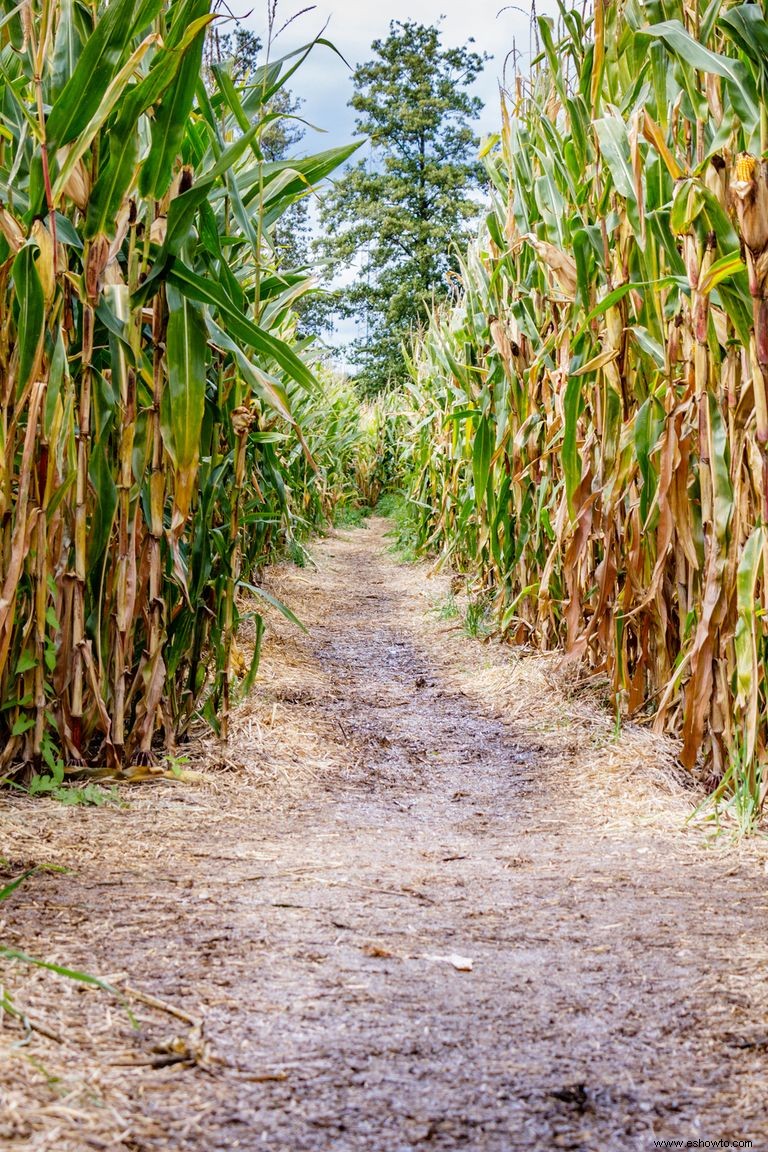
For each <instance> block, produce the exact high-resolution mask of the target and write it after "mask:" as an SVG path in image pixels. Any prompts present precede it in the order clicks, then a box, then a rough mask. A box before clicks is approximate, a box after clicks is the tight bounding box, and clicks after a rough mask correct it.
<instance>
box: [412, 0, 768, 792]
mask: <svg viewBox="0 0 768 1152" xmlns="http://www.w3.org/2000/svg"><path fill="white" fill-rule="evenodd" d="M539 32H540V37H541V44H542V53H541V57H540V59H539V61H538V63H537V67H536V68H535V70H534V73H533V75H532V77H531V78H530V80H525V81H523V80H522V79H518V80H517V82H516V85H515V87H514V90H513V91H512V92H510V93H507V96H506V99H505V102H504V107H503V120H502V131H501V133H500V135H499V137H498V139H497V140H495V141H494V142H492V144H491V145H490V146H489V147H488V149H487V154H486V156H485V163H486V165H487V170H488V173H489V176H490V179H491V182H492V185H493V206H492V209H491V211H490V212H489V214H488V216H487V219H486V222H485V225H484V227H483V229H482V232H481V235H480V238H479V240H478V242H477V243H476V244H474V245H473V246H472V247H471V250H470V251H469V252H468V253H467V255H466V259H465V261H464V265H463V269H462V276H461V285H460V295H459V298H458V300H457V302H456V303H455V305H454V306H453V307H452V308H451V309H450V310H449V311H447V312H443V313H441V314H439V315H437V316H435V317H434V319H433V322H432V324H431V328H430V330H429V333H428V335H427V336H426V338H425V340H424V342H423V344H422V346H421V348H420V350H419V353H418V356H417V362H416V364H415V369H414V380H415V383H414V385H413V389H412V412H411V419H412V427H413V432H412V438H413V443H412V469H413V476H414V480H413V492H412V495H413V499H414V501H415V506H416V509H417V512H418V531H419V538H420V541H421V543H422V545H423V546H425V547H429V548H433V549H439V550H442V552H443V553H444V554H445V555H446V556H449V557H450V558H451V560H452V561H453V563H454V564H455V565H457V566H458V567H459V568H460V569H461V570H463V571H465V572H468V573H470V574H471V576H472V579H473V581H474V587H475V590H476V591H478V592H481V593H485V594H487V595H489V596H490V597H492V599H493V603H494V605H495V612H496V619H497V622H498V626H499V628H500V629H501V630H502V631H503V633H504V634H505V635H507V636H509V637H510V638H512V639H514V640H516V641H518V642H522V643H525V644H529V645H533V646H535V647H538V648H541V649H553V648H555V647H557V646H558V645H561V644H562V645H564V646H565V648H566V651H567V653H569V654H570V656H571V657H573V658H574V659H576V658H578V659H581V660H584V661H586V662H587V663H588V665H589V666H590V667H591V669H592V670H593V671H594V672H595V674H596V675H597V674H601V673H602V674H605V675H607V677H608V678H609V682H610V690H611V695H612V698H613V699H614V700H615V702H616V706H617V708H620V709H621V712H622V713H623V714H624V715H628V716H632V717H635V718H636V719H641V720H643V721H644V722H649V723H651V722H652V723H653V725H654V726H655V728H656V729H657V730H660V731H662V730H663V731H670V732H673V733H675V734H677V735H679V737H680V738H681V742H682V750H681V758H682V761H683V763H684V764H685V765H686V766H688V767H689V768H693V767H694V766H696V765H697V764H699V765H701V764H703V763H708V764H709V771H711V772H712V773H714V774H715V778H716V779H722V778H723V776H724V775H725V776H726V777H728V778H730V777H731V776H732V775H733V772H734V771H735V770H736V769H738V771H739V772H740V773H741V776H742V778H744V779H746V780H747V781H748V784H749V786H750V787H751V788H753V789H757V791H758V792H759V791H760V765H761V763H762V762H763V760H764V757H765V749H766V742H767V741H768V724H767V723H766V709H767V705H768V699H767V697H768V684H767V683H766V674H765V659H766V640H767V638H768V637H767V634H766V623H765V620H766V610H767V609H768V567H767V564H768V532H767V526H768V455H767V451H768V403H767V402H766V392H767V383H766V382H767V381H768V22H766V19H765V15H764V12H763V9H762V7H761V5H760V4H736V5H732V4H728V3H721V2H719V0H714V2H710V3H707V4H704V3H700V2H699V0H690V2H688V3H681V2H680V0H648V2H646V3H642V2H641V0H617V2H608V0H597V2H596V4H595V7H594V12H593V13H590V14H589V15H588V16H587V15H585V14H582V13H580V12H579V11H576V10H569V9H567V8H566V7H562V10H561V17H560V20H559V22H558V26H557V27H556V26H555V24H554V23H553V22H552V21H550V20H548V19H541V20H540V21H539Z"/></svg>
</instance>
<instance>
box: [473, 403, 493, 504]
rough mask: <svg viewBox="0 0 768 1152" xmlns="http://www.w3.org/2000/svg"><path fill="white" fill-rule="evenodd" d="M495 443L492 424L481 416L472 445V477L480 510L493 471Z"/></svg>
mask: <svg viewBox="0 0 768 1152" xmlns="http://www.w3.org/2000/svg"><path fill="white" fill-rule="evenodd" d="M493 441H494V431H493V429H492V427H491V422H490V420H489V419H488V418H487V417H486V416H481V417H480V418H479V420H478V422H477V428H476V429H475V437H474V441H473V445H472V475H473V477H474V481H475V500H476V501H477V506H478V508H481V507H482V505H483V502H484V501H485V495H486V488H487V486H488V475H489V473H490V470H491V457H492V455H493Z"/></svg>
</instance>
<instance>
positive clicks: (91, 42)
mask: <svg viewBox="0 0 768 1152" xmlns="http://www.w3.org/2000/svg"><path fill="white" fill-rule="evenodd" d="M161 7H162V0H152V3H151V4H150V5H147V4H145V5H144V6H143V10H142V15H143V18H144V21H145V23H150V22H151V21H152V20H153V19H154V17H155V16H156V15H157V13H158V12H159V11H160V8H161ZM135 19H136V0H114V2H113V3H111V4H109V5H107V7H106V8H105V9H104V11H103V13H102V15H101V17H100V19H99V21H98V23H97V25H96V28H95V29H94V31H93V32H92V33H91V35H90V36H89V37H88V40H87V41H86V43H85V45H84V47H83V50H82V52H81V54H80V58H79V60H78V61H77V65H76V67H75V70H74V72H73V73H72V74H71V76H70V77H69V80H68V81H67V82H66V84H65V85H64V88H63V89H62V91H61V93H60V94H59V96H58V98H57V99H56V100H55V102H54V104H53V107H52V108H51V112H50V115H49V116H48V120H47V123H46V133H47V138H48V140H49V142H50V143H51V144H53V145H55V146H56V147H58V148H60V147H61V146H62V145H63V144H68V143H69V142H70V141H71V140H74V139H75V137H76V136H78V135H79V134H80V133H81V132H82V131H83V129H84V128H85V126H86V125H87V124H88V122H89V121H90V120H91V119H92V118H93V117H94V116H95V115H96V113H97V111H98V109H99V106H100V105H101V103H102V101H103V99H104V96H105V93H106V92H107V90H108V88H109V86H110V84H111V83H112V81H113V80H114V79H115V77H116V76H117V74H118V72H119V71H120V69H121V67H122V65H123V62H124V61H125V60H126V59H127V57H128V56H129V55H130V51H131V42H130V33H131V31H132V30H133V27H134V21H135Z"/></svg>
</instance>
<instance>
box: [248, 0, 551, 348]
mask: <svg viewBox="0 0 768 1152" xmlns="http://www.w3.org/2000/svg"><path fill="white" fill-rule="evenodd" d="M310 2H311V0H304V3H302V2H301V0H278V11H277V22H276V26H277V27H280V26H281V25H282V24H284V23H285V22H286V21H287V20H288V19H289V18H290V17H291V16H293V15H294V13H299V12H301V9H303V8H304V7H305V6H306V5H307V4H308V3H310ZM229 3H230V4H232V3H233V0H229ZM533 3H535V5H536V10H537V12H538V13H539V14H542V13H552V12H554V11H556V0H533ZM255 4H256V6H255V7H254V8H253V9H252V10H251V11H250V12H249V14H248V15H247V16H245V14H244V13H243V11H242V10H239V9H238V8H237V7H233V8H232V9H231V11H232V12H233V13H234V15H235V16H239V17H240V18H241V19H242V23H243V24H244V25H245V26H247V27H249V28H252V29H253V30H254V31H255V32H257V33H258V34H259V35H260V36H261V37H262V39H264V38H265V29H266V9H267V0H255ZM531 8H532V0H519V3H514V4H507V3H506V0H405V2H403V0H318V3H317V4H316V5H315V7H314V8H312V9H311V11H307V12H304V13H303V14H301V15H299V16H298V17H297V19H296V20H294V21H293V22H292V23H291V24H290V25H289V27H287V28H286V29H285V30H284V31H283V32H281V33H280V35H279V36H278V38H277V40H276V42H275V44H274V46H273V51H272V55H273V58H276V57H279V56H283V55H286V54H287V53H288V52H291V51H292V50H293V49H295V48H299V47H300V46H301V45H303V44H306V43H307V42H308V41H310V40H312V39H313V38H314V37H315V36H316V35H318V34H319V33H320V32H321V31H322V30H323V28H324V27H325V32H324V33H323V34H324V36H325V37H326V38H327V39H328V40H330V41H332V43H333V44H334V45H335V46H336V48H337V49H338V51H339V53H341V55H342V56H343V57H344V60H346V61H347V63H346V64H345V63H344V61H343V60H341V59H340V58H339V56H338V55H336V53H334V52H332V51H331V50H330V49H328V48H326V47H324V46H322V45H319V46H317V47H316V48H315V49H314V50H313V52H312V53H311V54H310V56H309V57H308V59H307V60H305V61H304V63H303V64H302V66H301V68H300V69H299V70H298V71H297V73H296V74H295V76H294V77H292V79H291V81H290V88H291V91H292V93H293V94H294V95H295V96H298V97H300V98H301V99H302V100H303V101H304V105H303V108H302V114H303V116H304V117H305V118H306V119H307V120H308V121H310V123H311V124H312V125H314V126H315V127H316V128H318V129H322V131H320V132H315V131H312V130H308V131H307V134H306V137H305V139H304V140H303V141H302V145H301V149H302V150H303V151H306V152H307V153H311V152H320V151H324V150H325V149H326V148H333V147H337V146H341V145H343V144H347V143H349V142H350V141H352V140H353V139H354V138H355V131H354V125H355V116H356V113H355V112H354V111H353V110H352V109H351V108H349V107H348V101H349V100H350V98H351V96H352V93H353V86H352V70H353V69H354V67H355V66H356V65H357V64H361V63H363V62H364V61H367V60H370V59H372V58H373V56H374V53H373V52H372V51H371V43H372V42H373V41H374V40H375V39H378V38H381V39H384V38H386V36H387V35H388V33H389V26H390V22H391V21H393V20H400V21H406V20H414V21H417V22H419V23H422V24H437V23H438V22H439V23H440V27H441V29H442V43H443V44H444V45H445V46H446V47H459V46H461V45H463V44H466V43H467V41H468V40H469V39H470V38H473V39H474V44H473V45H472V47H473V49H474V51H476V52H479V53H481V54H482V53H487V54H488V56H490V57H492V58H491V59H489V60H488V61H487V63H486V65H485V68H484V70H483V72H482V73H481V75H480V77H479V78H478V79H477V81H476V82H475V84H474V85H473V87H472V89H471V91H472V92H473V93H474V94H475V95H477V96H479V97H480V99H481V100H482V102H483V105H484V108H483V111H482V113H481V115H480V117H479V119H478V120H477V121H476V125H475V127H476V131H477V134H478V135H479V136H481V137H482V136H487V135H489V134H491V133H493V132H497V131H498V129H499V124H500V115H499V84H500V82H501V80H502V78H503V77H504V74H505V68H506V69H508V72H507V75H508V77H509V76H511V74H512V72H513V71H514V69H513V67H512V56H511V54H512V52H513V49H514V50H515V51H516V52H517V54H518V56H517V58H518V63H519V67H520V69H521V71H525V70H526V69H527V65H528V63H529V61H530V59H531V49H532V43H531ZM441 17H442V20H441ZM326 25H327V26H326ZM362 155H364V153H363V152H362V151H361V152H360V153H358V154H357V156H362ZM357 156H356V157H353V160H354V159H357ZM313 215H314V213H313ZM352 274H353V273H352ZM359 334H360V333H358V332H357V331H356V326H355V324H354V322H353V321H344V322H340V323H339V325H338V326H337V329H336V331H335V334H334V337H332V338H331V339H330V343H332V344H334V345H335V346H336V348H337V352H338V355H339V359H340V360H341V361H342V362H344V361H345V360H346V357H345V354H344V349H345V347H346V346H347V345H348V343H349V342H350V341H351V340H353V339H354V338H355V336H356V335H359Z"/></svg>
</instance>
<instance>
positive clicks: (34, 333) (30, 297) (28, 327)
mask: <svg viewBox="0 0 768 1152" xmlns="http://www.w3.org/2000/svg"><path fill="white" fill-rule="evenodd" d="M13 282H14V284H15V286H16V302H17V304H18V309H19V314H18V320H17V347H18V350H19V363H18V377H17V388H18V391H19V393H21V392H22V391H23V390H24V388H26V386H27V384H29V382H30V380H31V379H32V377H33V376H34V375H35V373H36V372H37V369H38V365H39V363H40V356H41V354H42V350H43V337H44V335H45V300H44V298H43V288H42V285H41V283H40V277H39V276H38V274H37V268H36V267H35V249H34V248H33V246H32V245H31V244H25V245H24V247H23V248H22V249H21V251H20V252H19V254H18V256H17V257H16V259H15V260H14V262H13Z"/></svg>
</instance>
